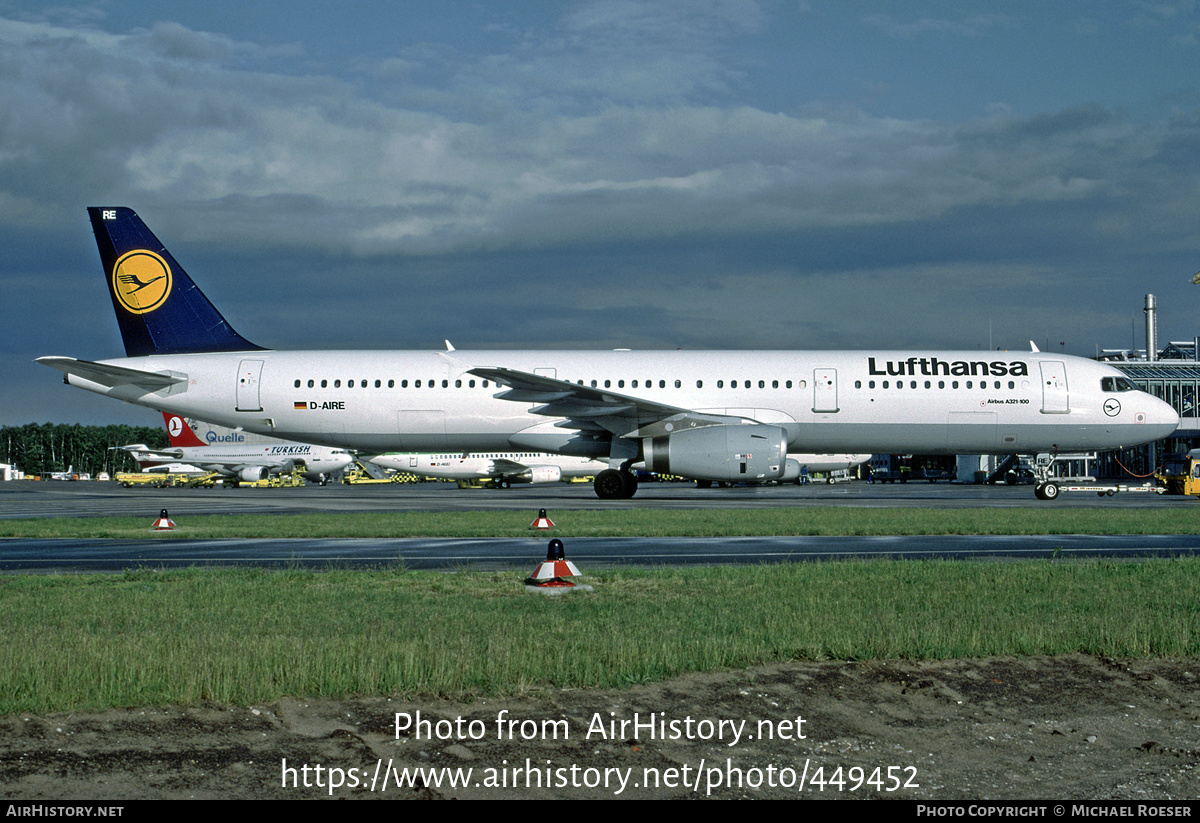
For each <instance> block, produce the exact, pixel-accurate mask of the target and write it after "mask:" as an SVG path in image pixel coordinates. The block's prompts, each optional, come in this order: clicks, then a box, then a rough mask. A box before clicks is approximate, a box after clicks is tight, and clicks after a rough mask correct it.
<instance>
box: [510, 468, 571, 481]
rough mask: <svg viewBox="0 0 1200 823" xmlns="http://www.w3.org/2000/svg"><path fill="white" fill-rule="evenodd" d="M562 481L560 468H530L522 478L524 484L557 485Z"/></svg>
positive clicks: (522, 474)
mask: <svg viewBox="0 0 1200 823" xmlns="http://www.w3.org/2000/svg"><path fill="white" fill-rule="evenodd" d="M560 480H562V469H560V468H559V467H558V466H530V467H529V470H528V471H525V472H522V473H521V477H520V481H521V482H522V483H557V482H558V481H560Z"/></svg>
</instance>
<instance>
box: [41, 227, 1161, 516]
mask: <svg viewBox="0 0 1200 823" xmlns="http://www.w3.org/2000/svg"><path fill="white" fill-rule="evenodd" d="M88 213H89V215H90V217H91V222H92V229H93V231H94V232H95V234H96V242H97V245H98V247H99V250H100V259H101V262H102V264H103V269H104V278H105V281H106V282H107V284H108V288H109V294H110V296H111V298H112V302H113V308H114V309H115V311H116V314H117V321H118V323H119V325H120V327H121V334H122V337H123V339H124V342H125V353H126V355H127V356H126V357H123V358H115V359H111V360H102V361H99V362H91V361H86V360H76V359H74V358H70V357H41V358H38V362H40V363H44V364H45V365H47V366H50V367H52V368H55V369H59V370H60V371H63V372H64V373H65V378H64V379H65V382H66V383H68V384H69V385H72V386H78V387H80V388H84V389H87V390H89V391H93V392H97V393H99V394H104V395H107V396H109V397H114V398H117V399H119V400H124V401H126V402H128V403H137V404H139V405H143V406H149V407H151V408H155V409H159V410H161V411H164V412H169V413H172V414H179V415H186V416H189V417H195V418H198V419H201V420H208V421H212V422H214V423H218V424H220V425H223V426H230V427H234V428H238V427H241V428H243V429H245V430H247V431H253V432H258V433H262V434H270V435H273V436H275V437H282V438H286V439H290V440H298V441H301V442H306V443H320V444H324V445H329V446H339V447H343V448H350V449H358V450H361V451H366V452H370V453H372V454H379V453H383V452H388V451H404V452H410V451H412V452H442V451H471V452H481V451H482V452H487V451H514V450H517V451H521V450H529V451H540V452H554V453H557V454H568V455H575V456H579V457H594V458H599V459H602V460H605V461H607V463H608V465H609V468H608V469H605V470H604V471H602V472H600V473H599V474H598V475H597V476H596V480H595V489H596V493H597V494H598V495H599V496H600V497H602V498H627V497H631V496H632V495H633V494H634V492H635V491H636V490H637V480H636V478H635V476H634V474H633V473H632V471H631V468H632V467H633V466H634V465H635V464H641V465H644V467H645V468H646V469H647V470H648V471H652V472H658V473H662V474H677V475H682V476H684V477H692V478H696V479H701V480H716V481H739V480H778V479H780V478H782V477H783V476H784V474H785V471H786V469H787V455H788V452H789V451H796V452H799V451H805V452H815V453H827V452H844V451H845V452H849V451H853V452H871V453H887V454H910V453H916V454H956V453H974V454H980V453H993V454H1014V453H1019V454H1035V453H1054V452H1058V451H1063V452H1070V451H1092V450H1103V449H1117V448H1122V447H1126V446H1135V445H1138V444H1141V443H1147V442H1150V441H1153V440H1158V439H1160V438H1163V437H1166V436H1167V435H1169V434H1171V432H1173V431H1174V430H1175V428H1176V426H1177V425H1178V424H1179V416H1178V415H1177V414H1176V413H1175V410H1174V409H1172V408H1171V407H1170V406H1169V405H1168V404H1166V403H1164V402H1163V401H1161V400H1159V399H1158V398H1155V397H1152V396H1151V395H1149V394H1147V393H1145V392H1142V391H1139V390H1138V389H1137V388H1136V387H1134V385H1133V384H1132V383H1130V382H1129V380H1128V379H1126V378H1125V377H1124V376H1123V375H1122V374H1121V373H1120V372H1119V371H1117V370H1116V369H1114V368H1112V367H1111V366H1108V365H1105V364H1103V363H1099V362H1095V361H1092V360H1086V359H1083V358H1078V357H1071V356H1067V355H1055V354H1046V353H1041V352H1021V353H1017V352H990V351H989V352H979V351H957V352H953V351H952V352H912V351H861V352H860V351H841V352H834V351H792V352H788V351H695V352H689V351H651V352H633V351H623V350H618V351H608V352H584V351H476V352H463V351H455V350H454V349H453V348H451V347H450V346H447V351H428V352H420V351H416V352H399V351H269V350H266V349H263V348H261V347H259V346H256V345H254V344H253V343H250V342H249V341H247V340H246V339H245V338H243V337H242V336H241V335H239V334H238V333H237V332H236V331H234V330H233V329H232V328H231V327H230V326H229V324H228V323H227V322H226V321H225V319H224V318H223V317H222V316H221V315H220V313H219V312H218V311H217V309H216V308H215V307H214V306H213V305H212V303H210V302H209V300H208V299H207V298H206V297H205V296H204V294H203V293H202V292H201V291H200V290H199V288H197V287H196V285H195V284H194V283H193V282H192V279H191V278H190V277H189V276H188V275H187V273H186V272H185V271H184V270H183V268H182V267H181V266H180V265H179V264H178V263H177V262H176V261H175V258H174V257H172V256H171V254H170V252H168V251H167V250H166V248H164V247H163V245H162V244H161V243H160V242H159V241H158V239H157V238H156V237H155V236H154V235H153V234H152V233H151V232H150V230H149V229H148V228H147V227H146V226H145V224H144V223H143V222H142V221H141V219H140V218H139V217H138V216H137V215H136V214H135V213H134V212H133V211H132V210H130V209H126V208H115V207H114V208H91V209H88ZM1040 480H1041V482H1040V483H1039V485H1038V487H1037V493H1038V496H1039V497H1042V496H1043V494H1044V495H1045V496H1047V497H1053V496H1055V495H1056V494H1057V487H1056V486H1054V485H1053V484H1052V483H1049V482H1048V477H1046V476H1043V477H1041V478H1040Z"/></svg>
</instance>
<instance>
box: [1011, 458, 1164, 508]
mask: <svg viewBox="0 0 1200 823" xmlns="http://www.w3.org/2000/svg"><path fill="white" fill-rule="evenodd" d="M1095 459H1096V453H1095V452H1090V453H1087V454H1082V453H1076V454H1061V453H1058V452H1053V453H1048V452H1042V453H1041V454H1039V455H1038V456H1037V458H1036V459H1035V460H1034V463H1033V474H1034V477H1035V478H1036V479H1035V480H1034V483H1035V484H1036V485H1034V487H1033V494H1034V496H1035V497H1037V499H1038V500H1057V499H1058V496H1059V495H1060V494H1062V493H1063V492H1091V493H1093V494H1098V495H1100V496H1101V497H1112V496H1113V495H1114V494H1118V493H1121V492H1144V493H1148V494H1164V493H1165V492H1166V491H1167V490H1166V487H1164V486H1159V485H1156V484H1152V483H1144V484H1142V485H1140V486H1133V485H1129V484H1128V483H1096V482H1094V481H1093V482H1091V483H1086V484H1081V485H1077V486H1076V485H1064V484H1063V481H1064V480H1081V479H1083V478H1077V477H1071V478H1060V477H1051V476H1050V470H1051V468H1053V466H1054V464H1055V463H1058V462H1060V461H1064V462H1065V461H1067V460H1095Z"/></svg>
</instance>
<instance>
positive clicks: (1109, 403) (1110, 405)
mask: <svg viewBox="0 0 1200 823" xmlns="http://www.w3.org/2000/svg"><path fill="white" fill-rule="evenodd" d="M1104 413H1105V414H1107V415H1108V416H1109V417H1116V416H1117V415H1118V414H1120V413H1121V401H1119V400H1116V399H1114V398H1111V397H1110V398H1109V399H1107V400H1105V401H1104Z"/></svg>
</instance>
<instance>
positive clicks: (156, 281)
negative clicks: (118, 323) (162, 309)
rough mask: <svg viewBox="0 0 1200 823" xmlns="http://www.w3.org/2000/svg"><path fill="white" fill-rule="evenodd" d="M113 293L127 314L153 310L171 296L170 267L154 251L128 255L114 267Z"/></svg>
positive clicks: (136, 252)
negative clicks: (128, 312)
mask: <svg viewBox="0 0 1200 823" xmlns="http://www.w3.org/2000/svg"><path fill="white" fill-rule="evenodd" d="M112 290H113V294H115V295H116V296H117V300H119V301H121V305H122V306H124V307H125V309H126V310H127V311H130V312H132V313H133V314H145V313H146V312H151V311H154V310H155V309H157V308H158V307H159V306H161V305H162V304H163V303H165V302H166V300H167V296H168V295H170V294H171V267H170V266H168V265H167V261H166V260H163V259H162V258H161V257H159V256H158V255H157V254H155V253H154V252H152V251H147V250H146V249H137V250H136V251H131V252H126V253H125V254H123V255H121V259H119V260H118V261H117V264H116V265H115V266H113V273H112Z"/></svg>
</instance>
